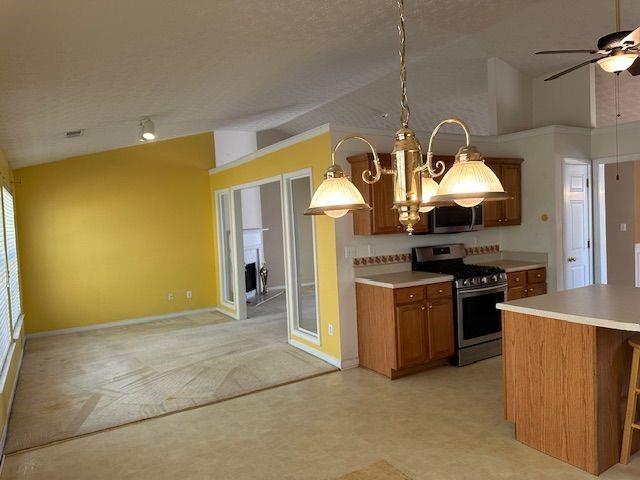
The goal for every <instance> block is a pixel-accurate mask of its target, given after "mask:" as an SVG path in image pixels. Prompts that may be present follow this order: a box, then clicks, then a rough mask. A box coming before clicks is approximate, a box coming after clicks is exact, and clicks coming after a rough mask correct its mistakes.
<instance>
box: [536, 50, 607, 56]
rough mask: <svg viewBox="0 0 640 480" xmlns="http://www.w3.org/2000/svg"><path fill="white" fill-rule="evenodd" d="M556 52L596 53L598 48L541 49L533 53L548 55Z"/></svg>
mask: <svg viewBox="0 0 640 480" xmlns="http://www.w3.org/2000/svg"><path fill="white" fill-rule="evenodd" d="M556 53H598V50H543V51H542V52H535V55H550V54H556Z"/></svg>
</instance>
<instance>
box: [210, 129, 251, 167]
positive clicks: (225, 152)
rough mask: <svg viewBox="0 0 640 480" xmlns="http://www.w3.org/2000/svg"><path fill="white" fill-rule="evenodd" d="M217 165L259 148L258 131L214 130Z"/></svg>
mask: <svg viewBox="0 0 640 480" xmlns="http://www.w3.org/2000/svg"><path fill="white" fill-rule="evenodd" d="M213 139H214V144H215V153H216V167H219V166H221V165H224V164H226V163H230V162H233V161H234V160H237V159H238V158H241V157H244V156H245V155H249V154H250V153H253V152H255V151H256V150H257V149H258V144H257V139H256V132H245V131H241V130H216V131H215V132H213Z"/></svg>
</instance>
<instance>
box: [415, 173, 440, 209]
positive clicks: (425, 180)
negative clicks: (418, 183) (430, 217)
mask: <svg viewBox="0 0 640 480" xmlns="http://www.w3.org/2000/svg"><path fill="white" fill-rule="evenodd" d="M437 191H438V184H437V183H436V181H435V180H434V179H433V178H431V177H430V176H428V175H424V174H423V175H422V203H421V204H420V208H419V209H418V211H419V212H420V213H428V212H430V211H431V210H433V209H434V208H436V207H435V205H432V204H430V203H429V202H431V197H433V196H434V195H435V194H436V192H437Z"/></svg>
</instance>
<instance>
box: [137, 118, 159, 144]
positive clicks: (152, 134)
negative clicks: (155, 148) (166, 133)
mask: <svg viewBox="0 0 640 480" xmlns="http://www.w3.org/2000/svg"><path fill="white" fill-rule="evenodd" d="M155 139H156V127H155V125H154V124H153V122H152V121H151V119H150V118H149V117H142V118H141V119H140V135H139V137H138V140H139V141H141V142H148V141H149V140H155Z"/></svg>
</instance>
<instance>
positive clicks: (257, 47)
mask: <svg viewBox="0 0 640 480" xmlns="http://www.w3.org/2000/svg"><path fill="white" fill-rule="evenodd" d="M638 3H639V2H635V1H632V0H623V27H626V28H633V27H635V26H636V25H637V24H639V23H640V5H639V4H638ZM613 4H614V2H613V0H611V1H610V2H609V1H603V0H562V1H558V0H406V9H407V12H406V16H407V29H408V47H407V53H408V56H409V63H410V65H409V100H410V102H411V106H412V117H411V118H412V124H413V125H414V126H415V127H416V128H419V129H428V128H429V126H432V125H433V124H434V122H435V121H437V120H438V119H440V118H441V117H443V116H445V115H452V114H454V115H458V116H460V117H463V118H465V119H466V120H468V121H469V123H470V124H471V126H472V128H473V130H474V132H475V133H487V129H488V125H487V123H488V119H487V115H488V113H487V101H488V100H487V74H486V61H487V59H488V58H490V57H500V58H502V59H503V60H505V61H507V62H509V63H511V64H512V65H514V66H516V67H517V68H519V69H520V70H522V71H523V72H525V73H527V74H529V75H531V76H538V75H541V74H544V73H547V72H550V71H553V70H554V69H558V68H561V67H564V66H567V65H570V64H572V63H576V62H578V61H580V60H582V59H583V57H582V56H580V55H578V56H576V57H569V58H567V57H566V56H546V57H540V56H537V57H535V56H533V55H532V54H531V53H532V52H533V51H535V50H538V49H548V48H591V47H593V45H594V42H595V40H596V39H597V37H599V36H601V35H604V34H606V33H609V32H611V31H612V30H614V28H613ZM0 58H1V59H2V60H1V62H2V64H1V68H0V92H1V93H0V146H1V147H2V148H3V149H4V150H5V152H6V153H7V156H8V157H9V159H10V160H11V162H12V164H13V165H14V166H23V165H28V164H34V163H40V162H46V161H52V160H56V159H60V158H64V157H67V156H71V155H78V154H83V153H88V152H95V151H100V150H107V149H111V148H116V147H121V146H128V145H133V144H135V143H136V142H137V124H138V120H139V118H140V117H141V116H143V115H150V116H151V117H152V118H153V119H154V121H155V123H156V128H157V132H158V134H159V137H160V138H168V137H175V136H180V135H187V134H192V133H198V132H203V131H210V130H214V129H224V128H226V129H230V128H231V129H249V130H263V129H269V128H280V129H282V130H285V131H287V132H289V133H297V132H300V131H303V130H306V129H308V128H311V127H314V126H317V125H319V124H322V123H325V122H328V121H338V122H340V123H349V124H354V125H359V126H363V127H367V126H375V127H383V126H385V125H386V126H388V127H389V128H391V127H394V126H396V125H397V115H398V114H399V113H398V112H399V108H398V95H399V88H398V73H397V69H398V59H397V31H396V7H395V2H394V1H392V0H324V1H317V0H269V1H263V0H245V1H243V2H239V1H234V0H218V1H211V0H189V1H188V2H177V1H175V0H126V1H125V0H110V1H108V2H104V1H98V0H59V1H56V2H43V1H41V0H20V1H18V0H7V1H5V2H3V14H2V16H0ZM382 113H389V114H390V117H389V118H387V119H384V118H382V116H381V115H382ZM80 128H82V129H85V134H84V136H82V137H79V138H74V139H66V138H65V137H64V132H65V131H67V130H74V129H80Z"/></svg>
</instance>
